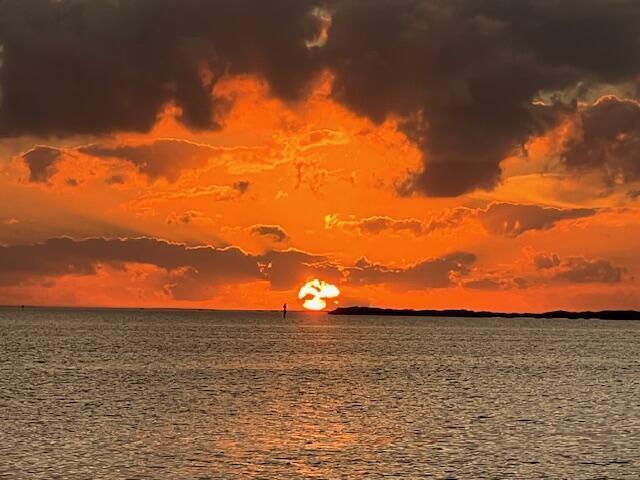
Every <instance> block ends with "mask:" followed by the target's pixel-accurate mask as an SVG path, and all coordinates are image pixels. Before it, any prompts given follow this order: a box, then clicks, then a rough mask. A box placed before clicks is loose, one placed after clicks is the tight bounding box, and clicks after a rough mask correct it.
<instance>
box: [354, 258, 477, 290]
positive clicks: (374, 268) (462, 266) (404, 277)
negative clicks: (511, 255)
mask: <svg viewBox="0 0 640 480" xmlns="http://www.w3.org/2000/svg"><path fill="white" fill-rule="evenodd" d="M475 261H476V256H475V255H474V254H473V253H467V252H454V253H450V254H448V255H445V256H442V257H438V258H431V259H427V260H423V261H421V262H418V263H416V264H415V265H412V266H410V267H405V268H392V267H387V266H384V265H381V264H377V263H371V262H369V261H368V260H367V259H365V258H362V259H360V260H359V261H358V262H357V263H356V265H355V266H354V267H351V268H349V269H347V270H346V271H347V278H348V281H349V283H352V284H355V285H369V284H379V283H386V284H394V285H397V286H401V287H405V288H409V289H424V288H446V287H449V286H451V285H453V284H454V283H455V277H456V276H464V275H468V274H469V272H470V269H471V267H472V266H473V264H474V263H475Z"/></svg>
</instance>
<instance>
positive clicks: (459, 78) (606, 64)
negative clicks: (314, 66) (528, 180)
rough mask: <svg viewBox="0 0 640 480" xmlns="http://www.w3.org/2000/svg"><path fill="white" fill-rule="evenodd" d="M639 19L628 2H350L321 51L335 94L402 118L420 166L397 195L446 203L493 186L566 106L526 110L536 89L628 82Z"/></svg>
mask: <svg viewBox="0 0 640 480" xmlns="http://www.w3.org/2000/svg"><path fill="white" fill-rule="evenodd" d="M639 21H640V4H638V2H636V1H635V0H629V1H624V0H623V1H617V2H615V3H613V4H612V3H611V2H609V1H606V0H586V1H585V0H579V1H578V0H565V1H533V0H525V1H518V2H505V1H500V0H484V1H471V0H458V1H456V0H453V1H450V0H446V1H444V0H443V1H431V2H425V1H420V0H372V1H368V2H361V1H356V0H353V1H344V2H338V6H337V7H336V13H335V15H334V18H333V22H332V25H331V30H330V33H329V41H328V44H327V49H328V50H329V52H330V56H331V59H332V62H333V63H332V66H333V69H334V71H335V72H336V85H335V96H336V98H339V99H340V100H341V101H342V102H344V103H345V104H347V105H348V106H349V107H351V108H352V109H354V110H355V111H357V112H360V113H363V114H366V115H368V116H370V117H371V118H373V119H375V120H379V121H380V120H382V119H384V118H385V117H386V116H387V115H388V114H389V113H399V114H401V115H403V116H405V117H406V118H408V121H407V122H406V123H405V131H406V132H407V133H408V134H409V136H410V137H412V138H413V139H414V141H416V142H417V143H418V144H419V145H420V146H421V147H422V148H423V150H424V153H425V167H424V169H423V170H422V171H421V172H418V173H416V174H415V175H414V176H413V177H412V178H410V179H409V180H408V181H407V182H405V183H404V184H403V185H401V186H400V191H401V193H406V194H408V193H411V192H413V191H416V190H417V191H421V192H424V193H427V194H429V195H436V196H450V195H458V194H461V193H464V192H466V191H469V190H472V189H474V188H491V187H493V186H494V185H495V183H496V182H497V180H498V179H499V175H500V161H501V160H502V159H503V158H504V157H505V156H507V155H508V154H509V153H510V152H511V151H512V150H513V149H514V148H517V147H518V146H520V145H522V144H523V143H524V142H525V141H526V139H527V138H528V137H529V136H530V135H532V134H536V133H539V132H541V131H543V130H544V129H546V128H548V126H550V125H552V124H553V123H554V121H555V120H556V117H557V113H558V112H559V111H562V110H564V109H565V108H566V107H562V106H560V105H551V106H544V105H540V104H534V103H532V100H534V99H535V98H536V96H537V94H538V93H539V92H540V91H549V90H560V89H564V88H566V87H569V86H572V85H575V84H576V83H577V82H579V81H582V82H584V83H585V84H587V85H588V84H589V83H590V82H598V81H609V82H613V83H615V82H621V81H626V80H630V79H631V78H633V76H634V75H636V74H637V73H638V72H639V71H640V68H639V67H640V55H638V53H639V43H638V38H639V35H638V28H637V25H638V24H639ZM595 32H597V39H598V40H597V42H594V41H593V38H594V34H595ZM417 111H421V115H416V112H417Z"/></svg>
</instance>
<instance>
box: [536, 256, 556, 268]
mask: <svg viewBox="0 0 640 480" xmlns="http://www.w3.org/2000/svg"><path fill="white" fill-rule="evenodd" d="M533 264H534V265H535V267H536V269H537V270H546V269H548V268H554V267H557V266H559V265H560V257H559V256H558V255H556V254H555V253H553V254H549V255H547V254H544V253H539V254H537V255H536V256H534V257H533Z"/></svg>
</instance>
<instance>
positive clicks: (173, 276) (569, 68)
mask: <svg viewBox="0 0 640 480" xmlns="http://www.w3.org/2000/svg"><path fill="white" fill-rule="evenodd" d="M638 25H640V2H638V1H637V0H517V1H504V0H430V1H422V0H368V1H364V0H358V1H356V0H335V1H327V2H319V1H309V0H233V1H230V0H225V1H222V0H219V1H216V0H212V1H201V0H180V1H179V0H173V1H170V0H128V1H124V0H123V1H118V0H91V1H89V0H86V1H81V0H48V1H46V0H5V1H0V245H1V246H0V304H14V305H15V304H29V305H73V306H80V305H91V306H136V307H138V306H140V307H198V308H240V309H248V308H265V309H272V308H280V307H281V305H282V304H283V303H285V302H286V303H288V304H289V308H290V309H292V310H294V309H299V308H301V305H302V302H301V301H300V300H299V299H298V291H299V289H300V287H301V286H302V285H303V284H304V283H305V282H306V281H309V280H311V279H314V278H318V279H321V280H324V281H326V282H330V283H331V284H334V285H336V286H338V287H339V289H340V291H341V295H340V296H339V297H338V298H337V299H336V300H337V301H338V302H339V303H338V305H342V306H347V305H373V306H384V307H402V308H470V309H489V310H496V311H498V310H499V311H543V310H551V309H570V310H586V309H639V308H640V285H639V283H638V281H637V279H636V277H637V276H638V275H639V274H640V249H639V248H638V247H639V244H640V241H639V239H640V216H639V212H640V103H639V96H640V28H638ZM334 305H335V304H334V300H333V299H332V300H330V301H329V306H334Z"/></svg>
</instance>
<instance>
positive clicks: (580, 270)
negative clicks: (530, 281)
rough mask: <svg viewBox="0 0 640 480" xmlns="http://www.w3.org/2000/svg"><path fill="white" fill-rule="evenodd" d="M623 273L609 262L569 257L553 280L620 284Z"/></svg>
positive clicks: (623, 271)
mask: <svg viewBox="0 0 640 480" xmlns="http://www.w3.org/2000/svg"><path fill="white" fill-rule="evenodd" d="M625 271H626V270H625V269H624V268H622V267H618V266H616V265H614V264H613V263H611V262H610V261H609V260H604V259H588V258H584V257H569V258H567V259H565V261H564V262H562V264H561V265H560V267H559V270H558V271H557V272H556V273H555V275H554V277H553V278H554V279H555V280H558V281H562V282H568V283H620V282H621V281H622V279H623V276H624V273H625Z"/></svg>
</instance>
